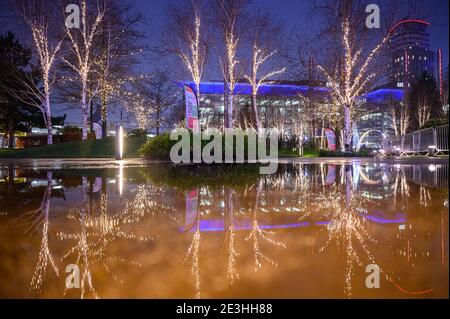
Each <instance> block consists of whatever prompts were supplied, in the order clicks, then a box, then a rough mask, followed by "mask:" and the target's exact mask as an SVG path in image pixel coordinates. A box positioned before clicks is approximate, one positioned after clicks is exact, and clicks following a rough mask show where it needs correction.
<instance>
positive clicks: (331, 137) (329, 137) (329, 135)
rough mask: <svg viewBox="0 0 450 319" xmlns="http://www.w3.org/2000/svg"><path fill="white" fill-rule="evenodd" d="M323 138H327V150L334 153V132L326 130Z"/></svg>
mask: <svg viewBox="0 0 450 319" xmlns="http://www.w3.org/2000/svg"><path fill="white" fill-rule="evenodd" d="M325 136H326V137H327V141H328V150H329V151H335V150H336V134H335V133H334V131H333V130H332V129H329V128H326V129H325Z"/></svg>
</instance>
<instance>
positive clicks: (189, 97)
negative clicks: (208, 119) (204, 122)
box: [184, 85, 199, 132]
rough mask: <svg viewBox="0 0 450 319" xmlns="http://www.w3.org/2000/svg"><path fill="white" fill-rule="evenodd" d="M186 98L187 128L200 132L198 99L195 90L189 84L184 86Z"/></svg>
mask: <svg viewBox="0 0 450 319" xmlns="http://www.w3.org/2000/svg"><path fill="white" fill-rule="evenodd" d="M184 92H185V100H186V128H188V129H191V130H193V131H194V132H198V130H199V123H198V99H197V94H195V92H194V90H193V89H192V88H191V87H190V86H188V85H185V86H184Z"/></svg>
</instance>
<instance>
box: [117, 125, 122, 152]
mask: <svg viewBox="0 0 450 319" xmlns="http://www.w3.org/2000/svg"><path fill="white" fill-rule="evenodd" d="M122 158H123V126H122V125H119V126H117V128H116V160H121V159H122Z"/></svg>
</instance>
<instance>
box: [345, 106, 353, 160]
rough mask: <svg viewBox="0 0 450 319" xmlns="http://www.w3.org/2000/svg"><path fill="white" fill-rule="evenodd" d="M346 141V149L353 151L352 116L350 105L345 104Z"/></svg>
mask: <svg viewBox="0 0 450 319" xmlns="http://www.w3.org/2000/svg"><path fill="white" fill-rule="evenodd" d="M344 117H345V119H344V121H345V124H344V143H345V146H344V147H345V151H347V152H349V151H351V147H352V145H351V144H352V132H351V116H350V107H349V106H348V105H346V106H344Z"/></svg>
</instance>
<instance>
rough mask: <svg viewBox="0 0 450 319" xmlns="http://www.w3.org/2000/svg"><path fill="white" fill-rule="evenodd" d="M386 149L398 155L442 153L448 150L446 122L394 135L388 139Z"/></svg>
mask: <svg viewBox="0 0 450 319" xmlns="http://www.w3.org/2000/svg"><path fill="white" fill-rule="evenodd" d="M386 151H387V152H388V153H397V154H399V155H400V156H411V155H420V154H425V155H439V154H444V153H446V152H448V151H449V149H448V124H447V125H442V126H438V127H434V128H433V127H432V128H426V129H423V130H420V131H416V132H413V133H408V134H405V135H402V136H395V137H393V138H391V139H390V141H389V143H388V146H386Z"/></svg>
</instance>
